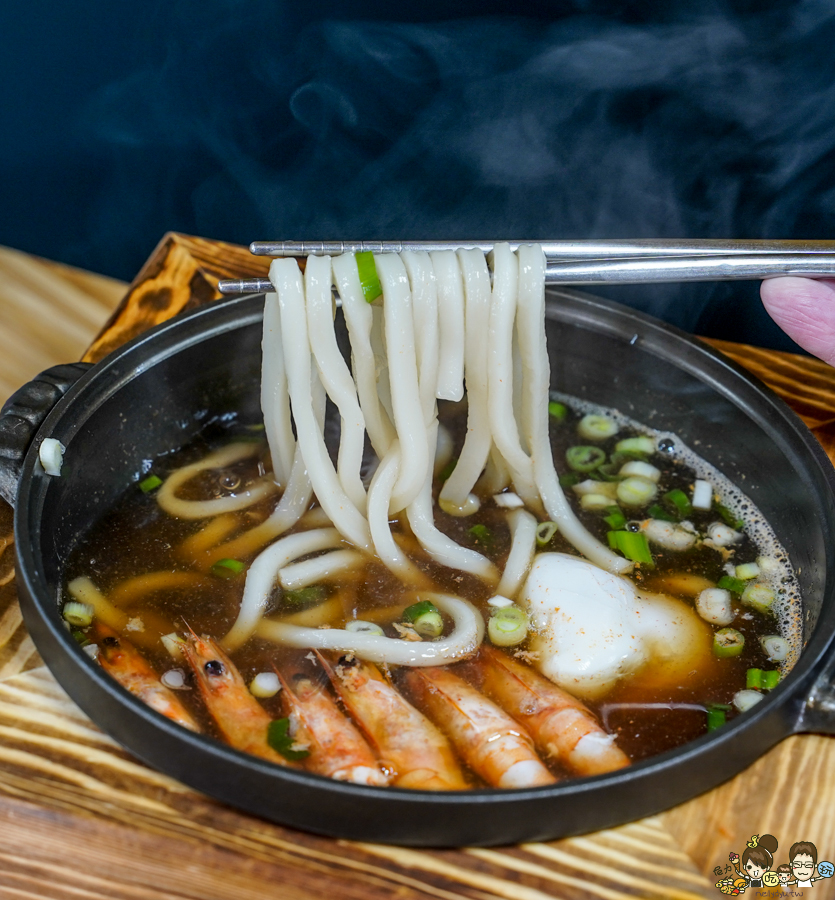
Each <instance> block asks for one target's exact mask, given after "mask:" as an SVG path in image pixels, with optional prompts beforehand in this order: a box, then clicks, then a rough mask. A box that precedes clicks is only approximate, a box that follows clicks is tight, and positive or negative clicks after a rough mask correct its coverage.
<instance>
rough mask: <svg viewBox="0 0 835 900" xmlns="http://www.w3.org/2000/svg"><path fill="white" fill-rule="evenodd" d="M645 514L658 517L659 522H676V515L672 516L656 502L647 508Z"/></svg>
mask: <svg viewBox="0 0 835 900" xmlns="http://www.w3.org/2000/svg"><path fill="white" fill-rule="evenodd" d="M647 514H648V515H649V517H650V518H651V519H658V520H659V521H661V522H677V521H678V516H673V515H671V514H670V513H668V512H667V511H666V510H665V509H663V508H662V507H660V506H659V505H658V504H657V503H653V504H652V506H650V508H649V509H648V510H647Z"/></svg>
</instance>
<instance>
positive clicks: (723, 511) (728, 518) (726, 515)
mask: <svg viewBox="0 0 835 900" xmlns="http://www.w3.org/2000/svg"><path fill="white" fill-rule="evenodd" d="M713 508H714V509H715V510H716V512H717V513H719V517H720V518H721V519H722V521H723V522H724V523H725V524H726V525H730V526H731V528H733V529H735V530H736V531H739V530H740V529H741V528H742V527H744V525H745V522H744V521H743V520H742V519H737V517H736V516H735V515H734V514H733V513H732V512H731V511H730V510H729V509H728V507H727V506H722V504H721V503H714V504H713Z"/></svg>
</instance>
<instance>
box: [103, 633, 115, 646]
mask: <svg viewBox="0 0 835 900" xmlns="http://www.w3.org/2000/svg"><path fill="white" fill-rule="evenodd" d="M101 642H102V644H104V646H105V647H118V646H119V639H118V638H115V637H113V636H112V635H108V636H107V637H105V638H102V639H101Z"/></svg>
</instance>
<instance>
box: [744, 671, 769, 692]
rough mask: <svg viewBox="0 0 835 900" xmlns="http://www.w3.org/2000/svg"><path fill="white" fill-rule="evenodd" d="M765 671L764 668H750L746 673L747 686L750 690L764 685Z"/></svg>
mask: <svg viewBox="0 0 835 900" xmlns="http://www.w3.org/2000/svg"><path fill="white" fill-rule="evenodd" d="M764 674H765V673H764V672H763V670H762V669H748V671H747V672H746V673H745V687H746V688H748V689H749V690H751V689H757V690H759V689H761V688H762V686H763V675H764Z"/></svg>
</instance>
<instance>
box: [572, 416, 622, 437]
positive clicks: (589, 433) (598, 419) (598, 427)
mask: <svg viewBox="0 0 835 900" xmlns="http://www.w3.org/2000/svg"><path fill="white" fill-rule="evenodd" d="M618 431H620V428H618V423H617V422H616V421H615V420H614V419H612V418H610V417H609V416H596V415H594V414H593V413H589V415H587V416H583V418H582V419H580V421H579V422H578V423H577V434H579V435H580V437H581V438H585V439H586V440H587V441H604V440H606V438H610V437H612V436H613V435H615V434H617V433H618Z"/></svg>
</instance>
